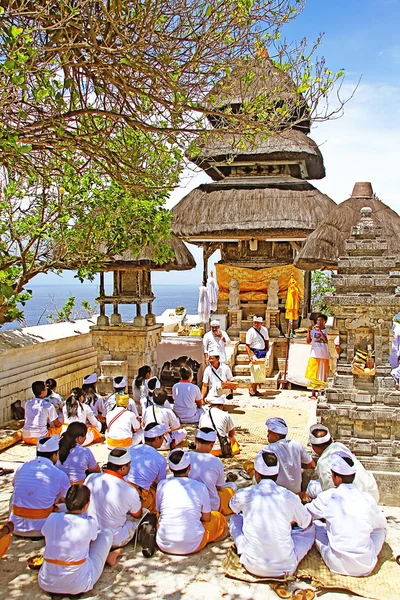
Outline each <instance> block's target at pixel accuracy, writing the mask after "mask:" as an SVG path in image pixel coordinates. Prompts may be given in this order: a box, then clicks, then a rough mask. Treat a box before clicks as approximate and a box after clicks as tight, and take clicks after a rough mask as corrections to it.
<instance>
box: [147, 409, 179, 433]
mask: <svg viewBox="0 0 400 600" xmlns="http://www.w3.org/2000/svg"><path fill="white" fill-rule="evenodd" d="M149 423H164V425H166V426H167V427H168V429H169V430H171V431H172V430H173V429H179V428H180V426H181V423H180V421H179V419H178V417H177V416H176V414H175V413H174V411H173V410H172V409H171V408H166V407H165V406H158V405H157V404H152V405H151V406H148V407H147V408H146V410H145V411H144V415H143V429H144V428H145V427H146V425H148V424H149ZM145 433H146V432H145Z"/></svg>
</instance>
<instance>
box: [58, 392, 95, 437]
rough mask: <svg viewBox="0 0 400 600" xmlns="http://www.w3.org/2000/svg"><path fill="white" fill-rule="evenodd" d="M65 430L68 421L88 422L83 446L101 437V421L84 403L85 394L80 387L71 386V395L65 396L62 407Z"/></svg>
mask: <svg viewBox="0 0 400 600" xmlns="http://www.w3.org/2000/svg"><path fill="white" fill-rule="evenodd" d="M63 415H64V424H63V431H65V430H66V429H67V427H68V425H69V424H70V423H75V422H76V421H79V422H80V423H85V424H88V423H89V426H88V431H87V435H86V440H85V442H84V444H82V445H83V446H89V444H91V443H92V442H98V441H100V440H101V439H102V437H103V436H102V435H101V433H100V431H101V423H100V421H99V420H98V419H97V418H96V417H95V415H94V413H93V411H92V409H91V408H90V406H89V405H88V404H85V394H84V393H83V390H82V389H81V388H73V389H72V390H71V395H70V396H69V397H68V398H67V400H66V402H65V406H64V408H63Z"/></svg>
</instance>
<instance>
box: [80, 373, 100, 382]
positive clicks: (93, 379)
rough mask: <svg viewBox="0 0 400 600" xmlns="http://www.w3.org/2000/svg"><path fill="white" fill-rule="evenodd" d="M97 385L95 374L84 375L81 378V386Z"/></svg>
mask: <svg viewBox="0 0 400 600" xmlns="http://www.w3.org/2000/svg"><path fill="white" fill-rule="evenodd" d="M96 383H97V373H91V374H90V375H85V377H84V378H83V385H95V384H96Z"/></svg>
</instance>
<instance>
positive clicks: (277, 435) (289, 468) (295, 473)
mask: <svg viewBox="0 0 400 600" xmlns="http://www.w3.org/2000/svg"><path fill="white" fill-rule="evenodd" d="M266 426H267V427H268V433H267V439H268V442H269V443H268V446H266V447H265V448H264V450H267V451H268V452H273V453H274V454H276V455H277V457H278V461H279V474H278V479H277V481H276V483H277V484H278V485H281V486H283V487H285V488H286V489H287V490H290V491H291V492H293V493H294V494H299V493H300V491H301V475H302V473H301V470H302V469H314V468H315V462H314V461H313V459H312V458H311V456H310V455H309V454H308V452H306V451H305V450H304V448H303V446H302V444H301V443H300V442H297V441H296V440H288V439H286V436H287V433H288V427H287V425H286V423H285V421H284V420H283V419H281V418H279V417H272V418H271V419H268V420H267V422H266Z"/></svg>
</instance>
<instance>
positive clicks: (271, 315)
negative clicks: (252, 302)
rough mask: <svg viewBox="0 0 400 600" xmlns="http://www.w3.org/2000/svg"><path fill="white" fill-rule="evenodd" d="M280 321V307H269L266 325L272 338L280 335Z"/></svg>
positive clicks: (266, 312) (266, 314)
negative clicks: (278, 325)
mask: <svg viewBox="0 0 400 600" xmlns="http://www.w3.org/2000/svg"><path fill="white" fill-rule="evenodd" d="M278 323H279V309H278V310H276V309H270V308H267V309H266V311H265V327H266V328H267V329H268V335H269V337H270V338H272V337H279V336H280V335H281V332H280V331H279V329H278V327H277V324H278Z"/></svg>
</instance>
